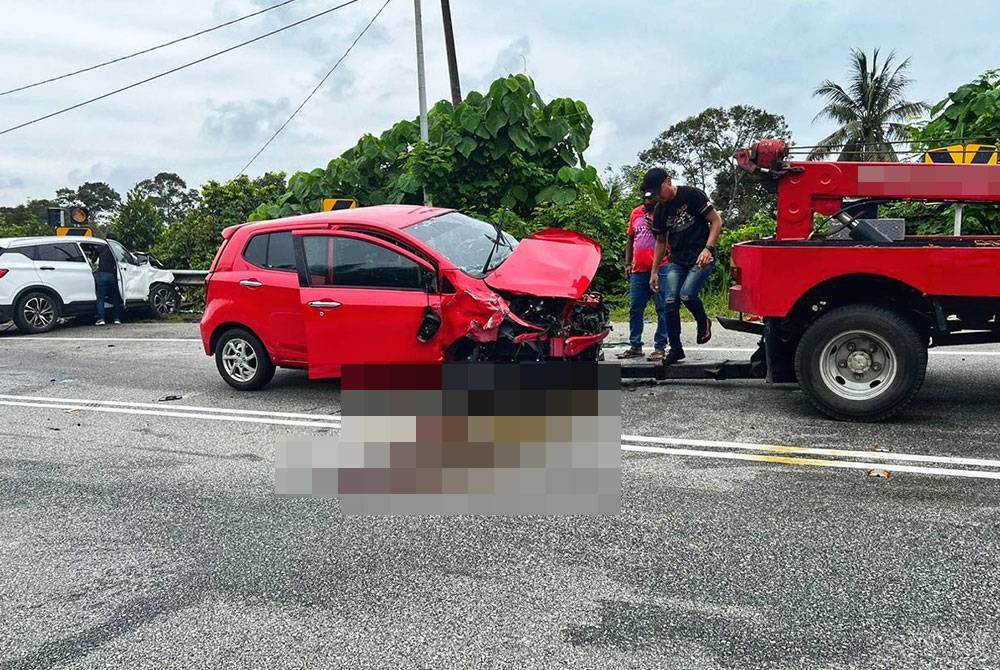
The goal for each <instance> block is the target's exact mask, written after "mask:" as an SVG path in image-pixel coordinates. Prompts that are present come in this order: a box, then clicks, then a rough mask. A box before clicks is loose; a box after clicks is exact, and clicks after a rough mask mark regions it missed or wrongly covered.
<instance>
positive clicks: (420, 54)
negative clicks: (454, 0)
mask: <svg viewBox="0 0 1000 670" xmlns="http://www.w3.org/2000/svg"><path fill="white" fill-rule="evenodd" d="M413 18H414V23H415V24H416V26H417V91H418V93H419V96H420V139H421V140H423V141H424V142H427V141H428V132H427V82H426V81H425V80H424V28H423V20H422V19H421V18H420V0H413ZM430 204H431V200H430V198H428V197H427V189H426V188H425V189H424V205H426V206H428V207H429V206H430Z"/></svg>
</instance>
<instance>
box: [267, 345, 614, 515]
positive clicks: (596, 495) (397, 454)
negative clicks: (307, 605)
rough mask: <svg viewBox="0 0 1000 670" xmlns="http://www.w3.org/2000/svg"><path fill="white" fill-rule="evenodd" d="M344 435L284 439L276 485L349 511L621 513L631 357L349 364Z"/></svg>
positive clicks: (277, 488)
mask: <svg viewBox="0 0 1000 670" xmlns="http://www.w3.org/2000/svg"><path fill="white" fill-rule="evenodd" d="M341 390H342V393H341V407H342V424H341V432H340V435H327V436H323V437H322V438H316V437H309V438H295V439H290V440H288V441H286V442H285V443H284V444H281V445H279V447H278V449H277V452H276V463H275V491H276V493H278V494H279V495H284V496H314V497H337V498H339V499H340V501H341V506H342V509H343V511H344V513H345V514H352V515H353V514H393V515H396V514H404V515H412V514H420V515H427V514H441V515H454V514H556V515H572V514H588V515H596V514H600V515H607V514H618V513H619V511H620V507H621V450H620V444H621V368H620V366H618V365H616V364H614V363H595V362H577V361H552V362H549V361H540V362H530V363H481V362H469V363H465V362H456V363H445V364H443V365H411V366H400V365H356V366H345V367H344V371H343V379H342V386H341Z"/></svg>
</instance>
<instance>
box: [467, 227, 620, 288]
mask: <svg viewBox="0 0 1000 670" xmlns="http://www.w3.org/2000/svg"><path fill="white" fill-rule="evenodd" d="M600 262H601V245H600V244H598V243H597V242H595V241H594V240H592V239H590V238H589V237H587V236H585V235H581V234H580V233H575V232H573V231H571V230H561V229H559V228H548V229H546V230H543V231H541V232H539V233H535V234H534V235H531V236H530V237H526V238H525V239H523V240H521V241H520V242H519V243H518V245H517V248H516V249H514V251H513V253H511V255H510V256H508V257H507V260H505V261H504V262H503V263H502V264H501V265H500V267H499V268H497V269H496V270H494V271H493V272H491V273H490V274H488V275H486V277H485V278H484V281H485V282H486V285H487V286H489V287H490V288H492V289H494V290H496V291H506V292H509V293H518V294H522V295H533V296H538V297H540V298H572V299H574V300H575V299H578V298H580V297H581V296H582V295H583V294H584V293H585V292H586V290H587V287H588V286H590V282H591V281H592V280H593V279H594V275H595V274H596V273H597V266H598V264H599V263H600Z"/></svg>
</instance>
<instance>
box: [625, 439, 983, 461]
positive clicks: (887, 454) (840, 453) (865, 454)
mask: <svg viewBox="0 0 1000 670" xmlns="http://www.w3.org/2000/svg"><path fill="white" fill-rule="evenodd" d="M622 443H623V444H624V443H629V444H630V445H632V444H642V443H647V444H669V445H675V446H681V447H704V448H711V449H740V450H747V451H765V452H770V453H773V454H812V455H816V456H834V457H839V458H869V459H874V460H879V461H883V460H884V461H916V462H921V463H942V464H946V465H969V466H975V467H983V468H998V469H1000V460H991V459H987V458H963V457H960V456H925V455H923V454H897V453H894V452H891V451H862V450H860V449H827V448H823V447H788V446H783V445H777V444H754V443H751V442H731V441H727V440H694V439H686V438H676V437H646V436H645V435H622ZM623 448H624V447H623ZM706 453H716V452H706ZM883 467H884V466H883Z"/></svg>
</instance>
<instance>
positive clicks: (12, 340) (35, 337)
mask: <svg viewBox="0 0 1000 670" xmlns="http://www.w3.org/2000/svg"><path fill="white" fill-rule="evenodd" d="M52 341H55V342H201V338H198V337H46V336H44V335H26V336H23V337H4V338H0V344H7V343H11V344H13V343H15V342H52Z"/></svg>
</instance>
